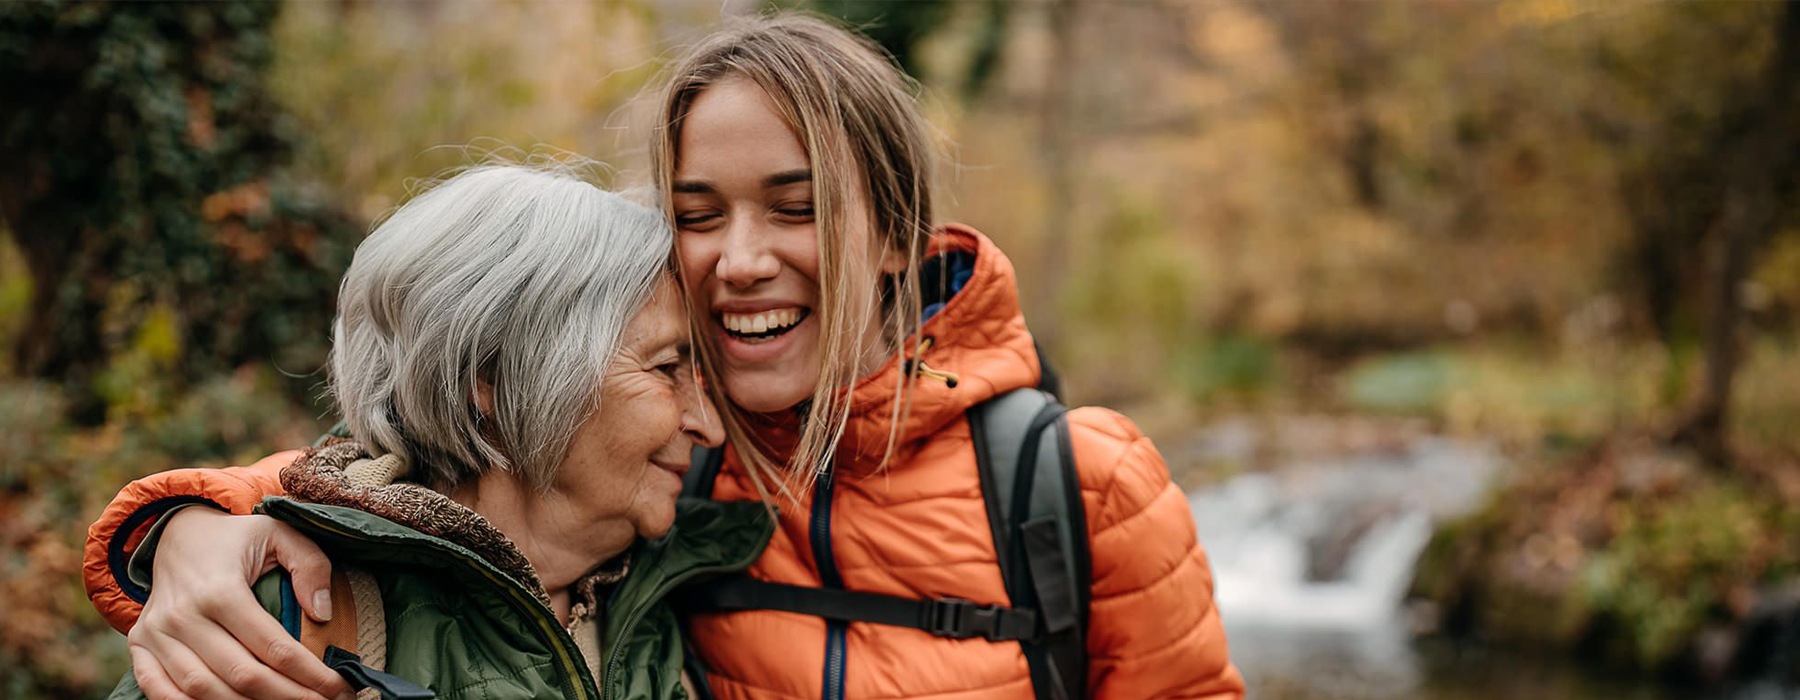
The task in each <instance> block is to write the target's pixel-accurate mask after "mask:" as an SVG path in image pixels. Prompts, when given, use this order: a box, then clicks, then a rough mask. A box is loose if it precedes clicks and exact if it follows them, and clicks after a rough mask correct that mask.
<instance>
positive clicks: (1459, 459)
mask: <svg viewBox="0 0 1800 700" xmlns="http://www.w3.org/2000/svg"><path fill="white" fill-rule="evenodd" d="M1302 429H1310V430H1315V431H1316V430H1319V429H1320V427H1319V425H1318V424H1317V422H1316V421H1315V422H1314V423H1313V425H1311V426H1310V427H1309V428H1308V427H1303V428H1302ZM1284 432H1289V433H1291V430H1288V431H1281V430H1278V431H1271V432H1269V433H1268V434H1266V435H1265V431H1264V430H1261V429H1259V428H1258V427H1256V426H1254V425H1252V424H1251V423H1249V422H1248V421H1239V422H1228V423H1225V424H1222V425H1219V426H1215V427H1214V428H1212V429H1210V430H1209V431H1208V432H1207V433H1205V434H1204V436H1203V437H1202V438H1201V440H1200V441H1198V442H1196V443H1194V444H1192V445H1189V446H1188V447H1187V449H1186V450H1185V451H1184V452H1185V454H1184V455H1183V456H1185V457H1187V458H1190V459H1211V460H1219V459H1226V460H1231V461H1235V462H1240V463H1242V462H1247V461H1249V460H1250V459H1251V458H1252V456H1253V453H1255V452H1256V451H1258V450H1259V449H1261V444H1262V441H1265V440H1271V439H1272V440H1277V441H1280V440H1283V439H1284V437H1285V436H1284V435H1283V433H1284ZM1308 452H1310V453H1311V454H1305V455H1299V456H1292V457H1287V458H1278V459H1277V460H1275V464H1274V468H1273V469H1270V470H1267V471H1253V472H1249V473H1243V474H1240V475H1237V476H1234V477H1232V478H1230V479H1229V480H1227V481H1225V482H1223V483H1221V484H1219V485H1218V486H1216V487H1212V488H1207V489H1202V490H1198V491H1195V492H1193V493H1191V494H1190V495H1189V502H1190V505H1191V507H1192V508H1193V511H1194V519H1195V522H1196V524H1197V526H1198V529H1199V534H1200V540H1201V542H1202V543H1203V544H1204V545H1205V546H1206V549H1207V553H1208V555H1209V557H1210V559H1211V564H1212V569H1213V575H1214V583H1215V593H1214V595H1215V596H1216V600H1217V602H1218V605H1219V609H1220V611H1221V615H1223V617H1224V620H1225V624H1226V628H1227V634H1228V635H1229V636H1230V638H1231V646H1232V651H1233V657H1234V660H1235V661H1236V662H1237V664H1238V665H1239V668H1240V669H1242V670H1243V671H1244V673H1245V675H1246V677H1247V678H1248V679H1250V680H1251V681H1252V684H1253V688H1255V691H1254V692H1253V694H1252V696H1253V697H1259V698H1268V697H1407V696H1414V695H1416V694H1417V691H1418V689H1419V687H1420V685H1421V683H1422V677H1421V670H1420V662H1419V660H1418V659H1417V658H1416V654H1415V653H1414V652H1413V649H1412V646H1411V643H1410V638H1411V630H1410V620H1409V619H1408V616H1407V615H1406V614H1405V612H1404V611H1403V610H1402V607H1401V603H1402V599H1403V598H1404V596H1405V594H1406V589H1407V586H1408V585H1409V584H1410V583H1411V580H1412V574H1413V567H1414V565H1415V564H1416V563H1417V560H1418V557H1419V554H1420V552H1421V551H1422V550H1423V548H1424V547H1425V544H1426V543H1427V542H1428V541H1429V540H1430V538H1431V533H1432V529H1433V527H1434V525H1436V524H1438V523H1441V522H1443V521H1444V520H1446V519H1449V518H1454V517H1457V516H1460V515H1463V514H1466V513H1469V512H1472V511H1473V510H1474V509H1475V508H1477V507H1479V506H1480V505H1481V503H1482V500H1483V499H1484V498H1486V496H1487V494H1488V492H1489V490H1490V489H1491V485H1492V482H1493V481H1494V476H1495V474H1496V473H1497V472H1498V471H1499V468H1500V467H1501V465H1502V460H1501V457H1500V455H1499V454H1498V452H1497V451H1496V450H1494V449H1492V448H1491V447H1488V446H1486V445H1482V444H1477V443H1469V442H1460V441H1455V440H1450V439H1446V438H1441V437H1434V436H1431V435H1427V434H1422V433H1418V434H1411V435H1405V436H1402V437H1401V438H1399V439H1388V440H1376V441H1372V444H1368V445H1361V446H1356V445H1352V446H1351V449H1345V450H1337V449H1326V450H1309V451H1308Z"/></svg>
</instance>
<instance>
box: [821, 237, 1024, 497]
mask: <svg viewBox="0 0 1800 700" xmlns="http://www.w3.org/2000/svg"><path fill="white" fill-rule="evenodd" d="M927 252H928V257H932V258H939V259H948V258H950V257H952V256H960V257H964V258H967V257H972V258H973V269H972V270H970V271H968V273H967V274H968V280H967V282H965V283H963V284H962V286H961V289H960V290H953V291H954V295H953V296H949V297H948V298H937V299H933V298H931V296H932V294H931V292H927V299H926V304H927V305H935V304H938V303H941V307H940V308H939V309H938V310H937V312H936V313H935V314H933V315H931V316H930V318H928V319H927V320H926V321H925V323H924V324H923V325H922V326H920V328H919V331H918V332H917V333H916V334H915V335H913V336H912V337H910V338H908V339H907V340H906V342H905V343H904V344H903V348H904V352H903V353H902V354H903V355H904V356H905V360H902V359H900V358H897V357H891V356H890V357H889V358H888V360H887V362H885V363H883V364H882V366H881V368H880V369H877V370H876V371H875V372H874V373H872V374H870V375H868V376H866V377H863V378H862V379H861V380H859V381H857V383H856V387H855V389H854V393H853V395H852V405H851V409H850V422H849V426H848V428H847V429H846V430H845V432H844V438H843V442H841V443H839V446H838V461H839V464H840V465H845V466H848V465H855V467H854V468H855V469H857V470H864V469H871V470H872V469H873V468H874V466H875V465H877V464H879V463H880V462H881V458H882V456H883V455H885V454H887V449H888V438H889V434H890V426H892V425H893V421H894V420H895V418H896V417H895V415H894V408H895V404H896V403H898V402H900V391H899V389H900V379H901V377H902V373H903V372H908V371H910V373H911V374H913V379H912V389H911V392H910V396H908V397H907V399H906V401H905V404H906V405H905V407H904V409H905V410H904V414H903V415H901V416H900V417H899V420H900V421H901V423H900V426H899V431H898V435H897V436H896V437H897V438H898V440H897V441H896V443H895V452H894V455H893V459H892V460H891V463H894V464H903V463H906V462H907V461H908V460H907V459H906V457H907V456H908V455H909V454H910V453H911V451H912V450H913V449H916V446H917V445H916V444H917V443H918V442H919V441H921V440H924V439H925V438H928V437H930V436H932V435H933V434H935V433H937V432H938V431H939V430H940V429H941V428H943V427H944V425H945V424H947V423H949V422H951V421H954V420H960V419H961V418H962V416H963V414H964V413H965V412H966V411H967V410H968V409H969V408H970V407H972V406H974V405H976V404H978V403H981V402H983V401H986V400H988V399H990V398H993V397H994V396H996V395H998V394H1001V393H1004V392H1007V391H1011V390H1013V389H1019V388H1023V387H1029V386H1035V385H1036V384H1037V381H1038V375H1039V367H1038V360H1037V351H1036V348H1035V345H1034V344H1033V341H1032V338H1031V332H1030V331H1029V330H1027V329H1026V327H1025V315H1024V313H1023V311H1022V310H1021V309H1020V307H1019V295H1018V291H1017V290H1018V284H1017V280H1016V279H1015V277H1014V276H1013V266H1012V262H1011V261H1009V260H1007V258H1006V256H1005V254H1003V253H1001V252H1000V248H999V247H998V246H996V245H994V242H993V241H991V240H988V238H987V236H984V235H982V234H981V233H979V232H977V231H975V230H974V229H971V228H968V227H965V226H960V225H955V224H952V225H948V226H945V227H943V228H941V229H939V230H938V232H937V235H935V236H933V237H932V240H931V244H930V247H929V249H928V251H927ZM919 362H922V363H923V365H924V367H925V368H927V371H925V372H921V371H920V369H919V367H918V366H917V363H919ZM950 377H954V382H952V381H950V379H949V378H950Z"/></svg>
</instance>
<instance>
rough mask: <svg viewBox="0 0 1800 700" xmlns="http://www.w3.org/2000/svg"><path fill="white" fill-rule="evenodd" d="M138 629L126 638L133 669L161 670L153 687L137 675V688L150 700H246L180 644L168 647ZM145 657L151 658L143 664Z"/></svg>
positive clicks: (158, 637) (134, 629)
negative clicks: (128, 639)
mask: <svg viewBox="0 0 1800 700" xmlns="http://www.w3.org/2000/svg"><path fill="white" fill-rule="evenodd" d="M138 629H139V628H136V627H134V628H132V631H131V634H130V636H129V638H130V640H131V658H132V663H133V664H135V665H136V668H151V667H156V668H157V669H158V670H159V671H160V680H153V682H152V684H146V683H144V679H145V677H146V676H145V675H143V674H140V675H139V676H138V678H139V680H138V687H139V688H141V689H143V690H144V694H145V695H146V696H148V697H150V698H153V699H156V698H159V697H170V698H193V699H194V700H245V698H244V696H243V695H240V694H238V693H237V692H236V691H234V690H232V689H231V686H229V685H227V684H226V683H225V680H224V679H223V678H220V677H219V675H218V674H216V673H214V672H213V670H212V668H211V667H209V666H207V665H206V664H205V662H202V661H201V660H200V657H198V656H195V655H194V653H193V652H192V651H189V650H188V649H187V648H185V647H182V646H180V645H171V644H168V643H167V640H166V639H163V638H161V635H158V634H156V633H151V632H146V633H143V634H139V632H138ZM146 657H152V658H150V659H148V660H147V661H146ZM157 664H160V666H157ZM134 672H136V671H135V669H134ZM151 685H156V686H158V690H159V691H164V692H166V694H164V695H159V694H158V693H153V692H151V690H150V687H151Z"/></svg>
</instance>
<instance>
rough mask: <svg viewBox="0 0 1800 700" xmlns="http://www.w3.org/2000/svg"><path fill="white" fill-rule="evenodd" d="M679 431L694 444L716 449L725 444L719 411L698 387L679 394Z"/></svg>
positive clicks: (723, 427)
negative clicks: (680, 397) (680, 396)
mask: <svg viewBox="0 0 1800 700" xmlns="http://www.w3.org/2000/svg"><path fill="white" fill-rule="evenodd" d="M681 395H682V399H681V404H682V405H681V430H682V432H684V433H687V435H688V438H689V439H692V440H693V441H694V444H697V445H704V446H706V447H718V446H720V445H723V444H725V426H724V424H723V423H722V422H721V421H720V420H719V409H718V408H717V407H715V406H713V402H712V398H711V397H709V396H708V395H707V393H706V390H704V389H702V388H700V387H699V386H698V385H689V386H687V387H686V388H685V390H683V391H682V392H681Z"/></svg>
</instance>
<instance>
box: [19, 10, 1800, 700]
mask: <svg viewBox="0 0 1800 700" xmlns="http://www.w3.org/2000/svg"><path fill="white" fill-rule="evenodd" d="M809 6H810V7H812V8H814V9H817V10H820V11H823V12H827V13H832V14H836V15H839V16H842V17H845V18H847V19H849V20H851V21H852V22H856V23H859V24H863V25H866V26H867V27H868V28H869V32H870V33H871V35H873V36H875V37H876V38H877V39H878V40H880V41H881V42H882V43H883V44H884V45H886V46H888V47H889V48H890V50H892V51H893V52H894V53H895V54H896V56H897V57H898V59H899V60H900V61H901V63H902V64H903V65H904V66H905V67H906V68H907V69H908V70H909V71H911V72H912V73H914V74H915V75H917V76H918V77H919V78H920V79H921V80H922V82H923V85H924V87H925V92H924V94H923V99H924V100H925V103H926V104H927V106H928V111H929V112H930V115H931V116H932V118H933V120H934V122H935V123H936V124H937V125H938V126H939V127H940V128H941V129H942V131H943V136H944V143H945V147H946V151H947V153H949V154H950V155H951V156H952V158H953V162H954V167H953V168H952V169H951V171H950V172H948V173H946V175H947V176H946V178H945V184H946V190H947V192H948V194H950V195H951V196H952V197H953V203H952V204H951V206H950V212H949V213H950V215H951V216H950V218H953V219H955V220H960V221H966V222H968V223H970V224H973V225H974V226H976V227H977V228H979V229H981V230H983V231H985V232H987V233H988V234H989V235H991V236H993V237H994V238H995V239H996V240H997V241H998V242H999V243H1000V244H1001V246H1002V247H1004V248H1005V249H1006V250H1007V251H1008V252H1009V254H1011V255H1012V256H1013V258H1014V260H1015V261H1016V263H1017V265H1018V267H1019V268H1020V276H1021V278H1022V283H1023V285H1024V287H1025V290H1024V291H1025V295H1026V299H1027V312H1028V315H1029V317H1030V318H1031V320H1032V325H1033V328H1034V330H1035V331H1036V332H1037V333H1038V334H1039V336H1040V338H1041V341H1042V342H1043V343H1044V344H1045V346H1046V348H1047V349H1048V352H1049V354H1050V356H1051V357H1052V358H1054V361H1055V362H1056V363H1057V365H1058V366H1059V369H1060V370H1061V373H1062V375H1063V376H1064V378H1065V383H1066V385H1067V387H1068V389H1067V393H1069V394H1070V397H1069V398H1070V399H1071V400H1072V401H1073V402H1075V403H1104V404H1108V405H1112V406H1115V407H1118V408H1121V409H1122V410H1124V411H1125V412H1126V413H1127V414H1129V415H1131V416H1132V417H1133V418H1135V419H1137V420H1138V421H1139V422H1140V423H1142V424H1143V425H1144V426H1145V428H1146V430H1147V431H1148V432H1150V434H1151V435H1152V436H1153V437H1155V438H1156V439H1157V441H1158V444H1159V445H1162V446H1163V448H1164V451H1165V452H1166V453H1167V454H1168V455H1169V458H1170V463H1171V468H1172V469H1173V470H1174V472H1175V475H1176V477H1177V479H1178V480H1179V481H1181V482H1182V483H1183V484H1184V485H1186V486H1188V487H1190V488H1199V487H1203V486H1205V485H1207V484H1211V483H1215V482H1218V481H1220V480H1223V479H1226V478H1228V477H1231V476H1233V475H1235V474H1239V473H1243V472H1250V471H1255V470H1258V469H1263V468H1266V467H1267V466H1268V465H1269V464H1271V463H1273V462H1275V461H1279V460H1280V459H1281V458H1282V453H1283V451H1284V450H1287V449H1290V447H1289V443H1290V442H1293V441H1287V442H1284V441H1270V442H1268V443H1267V444H1266V445H1265V446H1264V448H1262V449H1259V450H1257V451H1256V452H1255V453H1254V454H1253V455H1252V456H1251V457H1250V458H1233V459H1210V458H1203V457H1193V456H1189V455H1188V454H1187V453H1186V452H1184V451H1183V450H1182V449H1181V446H1182V445H1184V444H1187V442H1188V440H1187V436H1188V435H1189V434H1190V433H1192V432H1194V431H1195V429H1196V427H1197V426H1202V425H1206V424H1209V423H1211V422H1214V421H1218V420H1222V419H1225V418H1227V417H1231V418H1238V419H1246V418H1247V419H1248V420H1250V421H1253V422H1255V423H1256V424H1258V425H1265V426H1266V425H1278V424H1291V423H1292V422H1293V421H1295V420H1298V419H1301V418H1319V417H1323V418H1324V419H1326V421H1325V424H1327V425H1338V426H1342V425H1354V426H1362V427H1358V428H1356V429H1339V428H1333V429H1331V430H1328V431H1326V432H1329V433H1330V435H1328V436H1327V437H1325V438H1321V440H1323V441H1325V442H1329V443H1333V444H1338V445H1339V446H1340V447H1342V448H1343V449H1360V448H1361V447H1366V446H1367V445H1368V444H1375V445H1377V446H1379V444H1380V443H1382V441H1383V440H1384V439H1387V438H1386V437H1384V436H1386V435H1388V434H1390V433H1394V432H1396V431H1399V432H1405V431H1409V430H1424V431H1426V432H1430V433H1432V434H1441V435H1446V436H1453V437H1457V438H1465V439H1471V440H1481V441H1484V442H1487V443H1491V444H1494V445H1497V446H1498V448H1499V449H1500V450H1502V451H1503V452H1504V454H1506V455H1507V457H1508V459H1509V461H1510V463H1511V466H1509V467H1508V468H1507V470H1506V473H1505V474H1504V475H1502V477H1501V479H1500V482H1501V483H1500V485H1499V486H1498V487H1497V488H1498V490H1497V491H1496V492H1495V493H1494V494H1493V495H1492V497H1491V498H1490V499H1488V502H1487V503H1488V504H1487V506H1485V507H1484V508H1483V509H1481V510H1480V511H1479V512H1478V513H1475V514H1473V515H1471V516H1468V517H1466V518H1462V519H1458V520H1456V521H1454V522H1449V523H1445V524H1444V525H1443V526H1442V527H1440V528H1439V529H1438V533H1437V536H1436V537H1435V539H1434V540H1433V541H1432V544H1431V546H1430V547H1429V548H1428V549H1427V550H1426V553H1425V557H1424V562H1423V565H1422V567H1421V568H1420V571H1419V577H1418V579H1417V581H1415V583H1414V584H1413V591H1412V592H1413V595H1414V596H1415V597H1418V598H1421V599H1424V600H1429V601H1432V603H1433V606H1434V607H1433V609H1434V610H1437V611H1439V612H1438V614H1437V615H1435V616H1434V618H1433V622H1431V624H1428V625H1424V626H1423V628H1422V629H1423V631H1425V632H1428V633H1432V634H1439V635H1448V636H1453V637H1477V638H1481V639H1484V640H1491V641H1494V642H1496V643H1499V644H1503V645H1505V644H1511V645H1514V646H1520V647H1527V648H1538V649H1548V650H1552V653H1563V652H1564V651H1567V652H1570V653H1575V654H1578V655H1579V656H1580V657H1581V658H1584V659H1591V660H1592V661H1593V663H1595V664H1597V665H1600V666H1603V667H1606V668H1613V669H1635V670H1636V671H1635V672H1639V673H1644V674H1648V675H1651V676H1654V677H1663V678H1667V677H1679V678H1683V679H1688V680H1693V679H1699V680H1700V681H1707V680H1714V679H1718V678H1723V677H1726V676H1729V675H1730V674H1732V673H1735V672H1737V667H1738V666H1739V665H1740V664H1739V661H1738V660H1739V659H1740V658H1742V656H1743V655H1742V654H1740V653H1738V652H1739V651H1740V650H1741V649H1743V648H1746V646H1747V645H1754V644H1756V643H1758V642H1756V641H1755V640H1756V639H1757V637H1756V635H1758V634H1765V632H1761V631H1759V630H1764V629H1765V628H1766V624H1765V623H1767V621H1768V620H1770V619H1772V617H1771V616H1773V618H1779V619H1788V620H1789V622H1788V623H1787V625H1788V626H1787V627H1785V628H1782V629H1787V630H1789V631H1790V632H1791V631H1793V630H1795V629H1800V623H1796V622H1795V620H1800V615H1796V613H1795V612H1794V611H1795V610H1800V592H1797V591H1800V430H1796V428H1797V427H1800V351H1797V348H1796V340H1797V337H1796V332H1797V330H1800V329H1797V328H1796V320H1797V318H1800V317H1797V316H1796V310H1797V309H1800V235H1795V234H1796V233H1797V231H1796V229H1800V206H1796V204H1797V203H1800V198H1797V197H1796V195H1797V194H1800V189H1797V185H1800V178H1797V177H1796V175H1797V174H1800V143H1797V141H1800V10H1797V9H1795V8H1794V7H1793V6H1791V5H1788V4H1784V3H1765V2H1637V1H1632V0H1626V1H1621V2H1600V1H1598V0H1494V1H1491V2H1466V1H1460V0H1404V1H1400V2H1345V3H1338V2H1315V1H1310V0H1270V1H1265V2H1252V1H1249V0H1204V1H1194V0H1130V1H1120V0H984V1H981V2H946V1H943V0H917V1H913V2H867V1H864V2H858V1H855V0H817V1H816V2H814V3H812V4H811V5H809ZM759 7H760V6H758V5H756V4H754V3H750V2H745V1H743V0H727V1H726V2H723V3H720V2H689V1H685V0H684V1H678V2H650V1H649V0H640V1H629V0H620V1H615V2H600V3H587V2H544V3H539V2H460V1H459V2H442V3H422V2H421V3H412V2H365V1H360V0H335V1H331V2H324V1H320V2H293V3H286V4H279V3H275V2H251V3H240V2H207V3H197V4H181V3H156V4H117V5H114V4H106V3H94V2H43V1H41V0H21V1H18V2H7V3H4V4H0V86H3V87H0V95H3V96H0V163H4V165H0V228H3V229H4V231H5V235H0V347H3V348H5V351H4V352H5V353H6V354H5V356H4V357H3V358H0V359H4V360H5V361H4V362H0V546H3V547H4V555H3V556H0V610H4V612H0V697H40V696H42V697H77V696H94V695H97V694H100V693H102V692H103V691H104V690H106V689H108V688H110V686H111V684H112V683H113V682H114V681H115V680H116V679H117V674H118V673H119V672H120V671H121V670H122V669H123V668H124V651H123V650H124V644H123V639H122V637H120V636H119V635H117V634H116V633H114V632H112V631H111V630H110V629H109V628H107V627H106V625H105V624H104V623H103V622H101V621H100V620H99V619H98V617H97V616H96V615H95V614H94V613H93V612H92V611H91V609H90V608H89V606H88V604H87V602H86V600H85V597H84V595H83V593H82V591H81V585H80V582H79V573H80V572H79V569H80V558H81V546H82V543H83V540H84V537H85V527H86V525H87V523H88V522H89V521H91V520H92V518H93V517H94V516H95V515H96V514H97V513H98V511H99V508H100V507H101V505H103V504H104V503H105V502H106V501H107V500H108V499H109V498H110V496H111V495H112V494H113V493H114V492H115V491H116V490H117V488H118V487H119V486H121V485H122V484H123V483H125V482H126V481H128V480H130V479H132V478H135V477H138V476H141V475H144V474H147V473H151V472H154V471H158V470H163V469H169V468H174V467H179V466H188V465H224V464H231V463H244V462H246V461H248V460H250V459H252V458H254V457H256V456H259V455H261V454H264V453H267V452H269V451H272V450H275V449H279V448H287V447H293V446H296V445H300V444H304V443H306V442H308V441H310V439H311V438H312V437H313V436H314V435H316V434H317V433H319V432H320V431H321V429H322V427H324V426H326V425H328V424H329V423H330V422H332V420H333V419H332V417H331V416H330V415H329V408H328V407H327V406H325V405H323V404H322V403H320V402H318V401H317V398H318V396H319V395H320V386H321V385H320V383H321V381H322V379H323V377H322V374H321V372H320V367H321V365H322V360H323V357H324V351H325V347H326V339H327V332H328V324H329V320H330V316H331V310H332V304H333V298H332V297H333V293H334V291H335V289H336V283H337V278H338V275H339V274H340V272H341V271H342V269H343V268H344V266H345V265H346V264H347V262H348V259H349V256H350V254H351V252H352V250H353V249H354V247H355V245H356V243H357V241H358V240H359V238H360V236H361V235H362V234H363V233H364V232H365V231H366V230H367V227H368V225H369V223H370V222H371V221H373V220H375V219H376V218H378V217H379V216H381V215H382V214H383V213H384V212H386V211H388V210H390V209H391V208H392V207H393V206H395V205H396V204H397V203H398V202H400V201H402V200H403V199H404V197H405V196H406V193H407V192H408V187H409V186H410V184H411V182H412V181H413V180H414V179H416V178H425V177H430V176H432V175H433V174H435V173H437V172H439V171H441V170H442V169H444V168H446V167H450V166H455V165H459V164H463V163H466V162H467V161H468V159H469V158H470V157H471V156H470V153H471V150H474V151H481V150H483V149H491V148H497V147H500V146H502V145H511V146H518V147H525V148H531V147H534V146H538V145H547V146H551V147H555V148H559V149H565V150H568V151H573V152H577V153H581V154H585V155H588V156H592V157H595V158H599V159H602V160H605V161H608V162H610V163H613V164H614V165H616V167H617V172H616V174H615V175H616V180H617V183H618V184H621V185H630V184H641V183H643V182H645V181H647V177H646V171H645V162H646V161H645V158H644V148H643V144H644V143H645V131H644V126H645V121H646V116H647V114H646V110H645V108H644V104H643V102H642V101H641V100H638V99H636V98H638V96H639V95H640V90H642V89H643V88H644V87H645V86H646V85H649V84H651V82H652V81H653V80H654V79H655V76H656V74H657V71H658V70H659V68H660V67H661V66H662V65H663V63H664V62H665V61H667V60H668V59H669V58H670V57H671V56H672V55H673V53H674V51H675V50H676V47H679V46H680V45H682V44H683V43H686V42H689V41H692V40H694V39H696V38H697V37H699V36H701V35H703V33H704V32H706V31H707V30H708V29H709V28H710V27H713V26H716V24H717V22H718V21H719V18H720V17H721V15H722V14H736V13H745V12H753V11H756V10H757V9H759ZM1394 426H1400V427H1394ZM1421 426H1422V427H1421ZM1317 442H1318V441H1317V440H1315V441H1313V442H1312V443H1308V444H1315V443H1317ZM1783 606H1786V607H1783ZM1225 615H1226V617H1227V620H1228V621H1229V619H1230V615H1231V611H1230V610H1229V609H1228V610H1226V611H1225ZM1783 616H1786V617H1783ZM1787 644H1789V645H1790V646H1800V643H1797V642H1795V641H1794V640H1793V639H1789V641H1788V642H1787ZM1797 658H1800V657H1797ZM1271 696H1272V695H1271Z"/></svg>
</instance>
